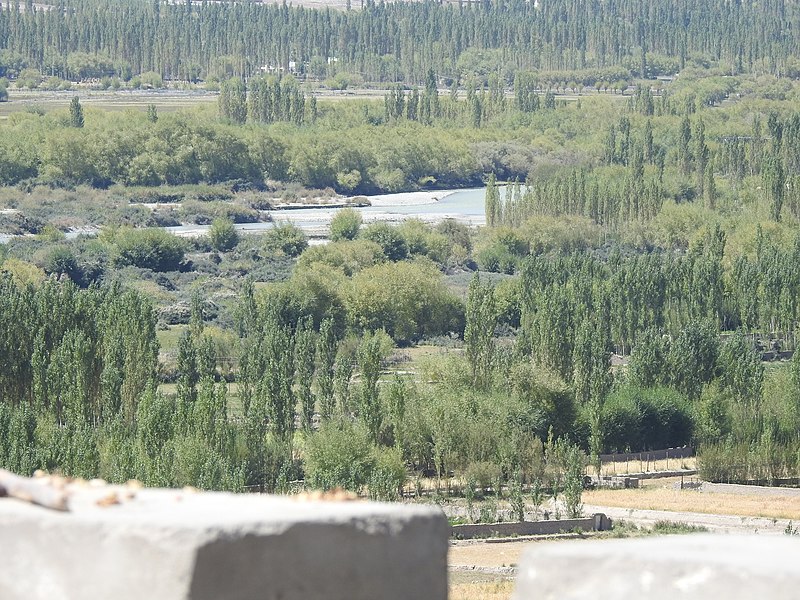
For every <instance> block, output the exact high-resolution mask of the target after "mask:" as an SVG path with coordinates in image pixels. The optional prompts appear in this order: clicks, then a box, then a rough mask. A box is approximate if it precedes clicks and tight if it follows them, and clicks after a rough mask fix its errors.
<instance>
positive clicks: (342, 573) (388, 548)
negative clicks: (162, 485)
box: [0, 490, 448, 600]
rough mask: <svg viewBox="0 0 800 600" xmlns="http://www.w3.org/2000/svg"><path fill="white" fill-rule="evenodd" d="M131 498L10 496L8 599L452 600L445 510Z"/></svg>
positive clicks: (3, 523)
mask: <svg viewBox="0 0 800 600" xmlns="http://www.w3.org/2000/svg"><path fill="white" fill-rule="evenodd" d="M106 493H107V492H106ZM119 493H120V494H122V493H124V492H119ZM130 496H132V494H131V493H129V497H128V498H127V499H125V498H123V497H122V496H119V497H118V498H122V499H121V500H119V503H113V502H112V503H110V504H111V505H108V504H109V503H105V504H106V505H105V506H101V505H98V503H97V501H98V492H92V491H86V492H85V493H84V492H75V493H74V494H73V495H72V496H71V497H70V512H58V511H53V510H48V509H43V508H39V507H36V506H32V505H29V504H26V503H23V502H20V501H17V500H12V499H0V548H2V565H1V566H0V598H2V599H3V600H22V599H25V600H33V599H39V598H41V599H48V600H62V599H63V600H73V599H75V600H92V599H95V598H96V599H98V600H99V599H103V600H107V599H114V600H126V599H131V600H134V599H136V600H141V599H144V598H154V599H155V598H157V599H159V600H172V599H176V600H177V599H191V600H239V599H242V600H244V599H247V600H253V599H274V600H278V599H280V600H300V599H303V600H315V599H320V600H322V599H325V600H337V599H341V600H345V599H347V600H358V599H363V600H382V599H385V600H394V599H398V600H399V599H400V598H430V599H434V600H445V599H446V597H447V537H448V524H447V520H446V518H445V517H444V515H443V513H442V512H441V511H440V510H439V509H437V508H429V507H422V506H403V505H393V504H376V503H369V502H323V501H305V502H303V501H298V500H293V499H291V498H286V497H274V496H258V495H235V494H222V493H188V492H182V491H178V490H174V491H172V490H139V491H138V492H137V493H136V496H135V498H131V497H130ZM113 499H114V498H113V496H112V500H113ZM101 504H103V502H102V500H101Z"/></svg>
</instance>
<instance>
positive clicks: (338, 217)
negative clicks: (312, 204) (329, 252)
mask: <svg viewBox="0 0 800 600" xmlns="http://www.w3.org/2000/svg"><path fill="white" fill-rule="evenodd" d="M360 227H361V213H360V212H358V211H357V210H356V209H354V208H343V209H342V210H340V211H338V212H337V213H336V214H335V215H334V216H333V219H331V241H334V242H338V241H341V240H353V239H355V238H356V236H357V235H358V230H359V229H360Z"/></svg>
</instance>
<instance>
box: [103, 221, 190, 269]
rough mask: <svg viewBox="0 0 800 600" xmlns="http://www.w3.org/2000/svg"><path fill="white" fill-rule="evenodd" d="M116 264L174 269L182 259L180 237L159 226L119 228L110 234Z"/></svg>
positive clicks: (182, 250)
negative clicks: (115, 251)
mask: <svg viewBox="0 0 800 600" xmlns="http://www.w3.org/2000/svg"><path fill="white" fill-rule="evenodd" d="M114 243H115V245H116V247H117V258H116V262H117V264H119V265H121V266H127V265H130V266H134V267H139V268H141V269H152V270H153V271H175V270H177V269H178V266H179V265H180V263H181V261H183V256H184V251H185V244H184V241H183V240H182V239H180V238H178V237H176V236H174V235H172V234H171V233H168V232H166V231H164V230H163V229H121V230H120V231H119V232H117V234H116V235H115V236H114Z"/></svg>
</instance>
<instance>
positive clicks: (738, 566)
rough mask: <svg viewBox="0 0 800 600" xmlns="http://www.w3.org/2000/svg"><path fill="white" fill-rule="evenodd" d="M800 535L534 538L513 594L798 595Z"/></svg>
mask: <svg viewBox="0 0 800 600" xmlns="http://www.w3.org/2000/svg"><path fill="white" fill-rule="evenodd" d="M798 564H800V539H798V538H796V537H788V536H786V537H782V538H775V537H769V538H766V537H760V536H757V535H753V536H745V535H710V534H692V535H681V536H678V535H676V536H658V537H649V538H643V539H631V540H625V539H621V540H609V541H603V542H586V541H576V542H559V543H554V544H547V545H544V544H537V545H535V546H531V548H529V549H528V550H527V551H526V552H525V553H524V554H523V556H522V558H521V559H520V563H519V569H518V576H517V585H516V590H515V592H514V596H513V598H514V600H533V599H534V598H535V599H536V600H549V599H553V600H556V599H558V600H597V599H598V598H602V599H603V600H630V599H631V598H647V599H648V600H676V599H678V598H680V599H682V600H684V599H697V600H700V599H703V600H708V599H713V598H724V599H725V600H745V599H747V600H752V599H753V598H769V599H770V600H789V599H794V598H797V597H798V588H797V585H798V584H797V573H798V571H797V565H798Z"/></svg>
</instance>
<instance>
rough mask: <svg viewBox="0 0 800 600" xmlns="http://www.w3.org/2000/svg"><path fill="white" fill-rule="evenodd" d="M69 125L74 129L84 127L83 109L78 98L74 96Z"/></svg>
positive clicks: (70, 105)
mask: <svg viewBox="0 0 800 600" xmlns="http://www.w3.org/2000/svg"><path fill="white" fill-rule="evenodd" d="M69 124H70V125H71V126H72V127H77V128H81V127H83V107H82V106H81V101H80V100H79V99H78V97H77V96H73V97H72V100H71V101H70V103H69Z"/></svg>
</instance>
